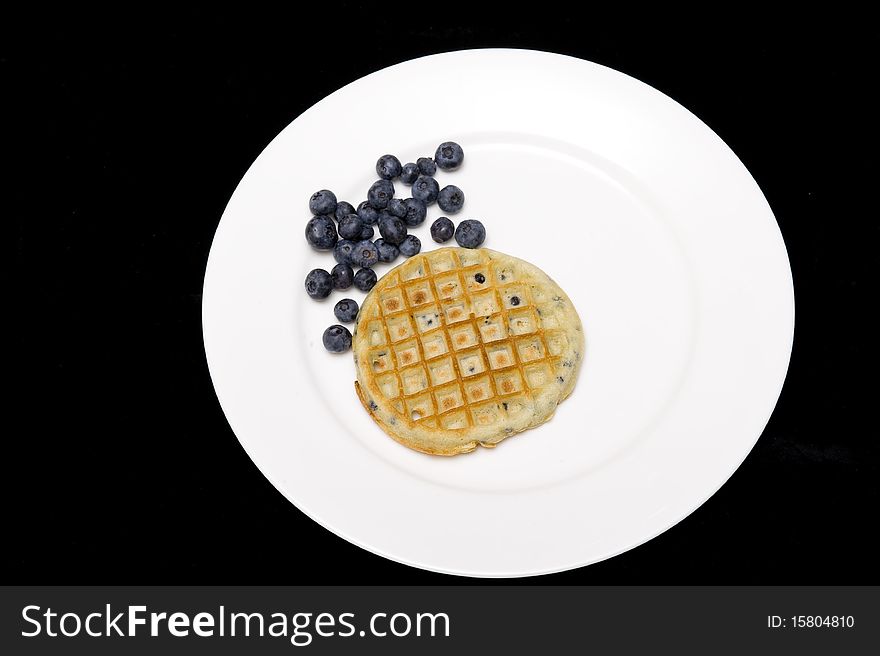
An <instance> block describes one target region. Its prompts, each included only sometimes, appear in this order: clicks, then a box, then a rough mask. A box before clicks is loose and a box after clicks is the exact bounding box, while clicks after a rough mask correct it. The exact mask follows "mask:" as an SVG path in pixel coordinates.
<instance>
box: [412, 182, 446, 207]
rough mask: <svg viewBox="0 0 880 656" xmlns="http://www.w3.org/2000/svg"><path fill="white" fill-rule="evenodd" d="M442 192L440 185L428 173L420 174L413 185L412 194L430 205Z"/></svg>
mask: <svg viewBox="0 0 880 656" xmlns="http://www.w3.org/2000/svg"><path fill="white" fill-rule="evenodd" d="M439 193H440V185H439V184H438V183H437V181H436V180H435V179H434V178H432V177H430V176H427V175H420V176H419V177H418V179H417V180H416V182H415V184H414V185H413V187H412V195H413V198H415V199H416V200H422V201H424V202H425V203H427V204H428V205H430V204H431V203H433V202H434V201H435V200H437V196H438V194H439Z"/></svg>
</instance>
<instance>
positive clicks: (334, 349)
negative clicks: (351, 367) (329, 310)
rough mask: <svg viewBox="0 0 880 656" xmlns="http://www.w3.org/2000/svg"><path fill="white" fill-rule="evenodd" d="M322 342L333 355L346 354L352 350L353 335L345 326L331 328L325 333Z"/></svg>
mask: <svg viewBox="0 0 880 656" xmlns="http://www.w3.org/2000/svg"><path fill="white" fill-rule="evenodd" d="M321 341H323V342H324V348H325V349H327V350H328V351H330V352H331V353H345V351H347V350H348V349H350V348H351V333H350V332H349V330H348V328H346V327H345V326H339V325H336V326H330V327H329V328H328V329H327V330H325V331H324V336H323V337H322V338H321Z"/></svg>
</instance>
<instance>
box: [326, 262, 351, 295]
mask: <svg viewBox="0 0 880 656" xmlns="http://www.w3.org/2000/svg"><path fill="white" fill-rule="evenodd" d="M330 277H331V278H332V279H333V289H348V288H349V287H351V283H353V282H354V269H352V268H351V265H350V264H337V265H336V266H335V267H333V268H332V269H330Z"/></svg>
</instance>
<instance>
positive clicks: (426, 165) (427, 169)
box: [416, 157, 437, 175]
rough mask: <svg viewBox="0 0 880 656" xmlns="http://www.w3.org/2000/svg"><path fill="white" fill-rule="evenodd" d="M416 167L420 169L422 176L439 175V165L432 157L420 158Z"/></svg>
mask: <svg viewBox="0 0 880 656" xmlns="http://www.w3.org/2000/svg"><path fill="white" fill-rule="evenodd" d="M416 165H417V166H418V167H419V173H421V174H422V175H434V174H435V173H437V165H436V164H435V163H434V160H433V159H431V158H430V157H419V158H418V159H417V160H416Z"/></svg>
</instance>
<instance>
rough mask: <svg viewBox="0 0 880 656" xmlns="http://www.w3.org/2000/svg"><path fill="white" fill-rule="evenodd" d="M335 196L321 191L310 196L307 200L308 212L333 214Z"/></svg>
mask: <svg viewBox="0 0 880 656" xmlns="http://www.w3.org/2000/svg"><path fill="white" fill-rule="evenodd" d="M336 204H337V203H336V194H334V193H333V192H332V191H327V190H326V189H322V190H321V191H316V192H315V193H313V194H312V197H311V198H310V199H309V210H310V211H311V213H312V214H318V215H321V214H333V212H335V211H336Z"/></svg>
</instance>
